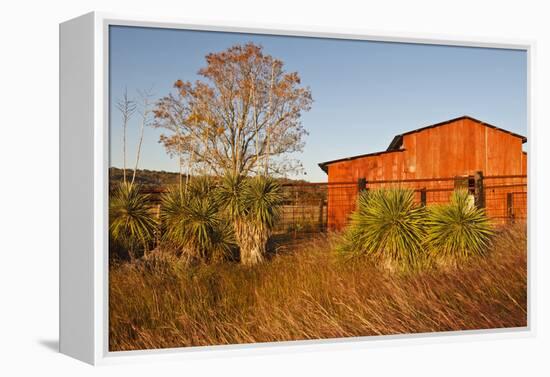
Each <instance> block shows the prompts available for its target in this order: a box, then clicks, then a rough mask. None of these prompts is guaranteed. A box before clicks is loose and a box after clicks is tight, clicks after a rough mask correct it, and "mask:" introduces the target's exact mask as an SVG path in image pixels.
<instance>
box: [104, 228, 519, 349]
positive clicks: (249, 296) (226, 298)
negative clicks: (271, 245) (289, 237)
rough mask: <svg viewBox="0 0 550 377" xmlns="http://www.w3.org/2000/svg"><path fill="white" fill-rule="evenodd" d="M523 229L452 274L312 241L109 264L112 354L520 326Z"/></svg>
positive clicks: (506, 233) (506, 234)
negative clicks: (348, 256)
mask: <svg viewBox="0 0 550 377" xmlns="http://www.w3.org/2000/svg"><path fill="white" fill-rule="evenodd" d="M525 233H526V232H525V227H524V226H514V227H510V228H506V229H503V230H501V231H499V232H498V234H497V236H496V237H495V239H494V241H493V243H492V245H491V250H490V252H489V254H488V256H486V257H484V258H473V259H471V260H470V261H469V263H468V264H467V265H463V266H462V267H458V268H447V269H444V268H442V267H439V268H435V269H430V270H427V271H421V272H415V273H409V274H395V273H394V274H390V273H388V272H385V271H383V270H380V269H378V268H377V267H376V266H373V265H371V264H369V262H368V261H367V260H365V259H361V258H357V259H353V260H352V261H351V262H349V261H347V262H345V263H344V262H342V260H340V259H338V257H336V256H335V253H334V252H333V243H334V242H333V240H332V239H326V238H325V239H324V238H319V239H316V240H313V241H310V242H307V243H306V244H303V245H302V246H300V247H299V248H297V250H295V251H292V252H285V253H280V254H278V255H275V256H274V257H273V258H272V259H271V260H270V261H268V262H266V263H264V264H261V265H257V266H254V267H245V266H242V265H239V264H228V263H225V264H219V265H207V266H204V265H203V266H197V267H193V268H189V267H184V266H183V265H181V264H180V263H179V262H178V261H177V260H176V259H171V258H170V257H164V258H160V257H159V258H156V259H150V260H148V261H141V262H139V263H127V264H123V265H119V266H113V267H112V268H111V271H110V306H109V307H110V337H109V343H110V350H111V351H118V350H136V349H151V348H165V347H185V346H201V345H217V344H234V343H253V342H271V341H283V340H299V339H321V338H339V337H350V336H365V335H382V334H401V333H422V332H433V331H453V330H467V329H491V328H503V327H521V326H526V322H527V289H526V288H527V268H526V234H525Z"/></svg>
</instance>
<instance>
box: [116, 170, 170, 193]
mask: <svg viewBox="0 0 550 377" xmlns="http://www.w3.org/2000/svg"><path fill="white" fill-rule="evenodd" d="M132 174H133V170H132V169H127V170H126V178H127V179H130V180H131V179H132ZM123 177H124V174H123V171H122V169H119V168H109V185H110V186H112V185H113V184H115V183H117V182H122V180H123ZM178 180H179V173H174V172H168V171H163V170H161V171H156V170H147V169H138V170H137V172H136V182H137V183H138V184H140V185H142V186H144V187H145V188H147V189H154V188H160V187H163V186H168V185H172V184H176V183H178Z"/></svg>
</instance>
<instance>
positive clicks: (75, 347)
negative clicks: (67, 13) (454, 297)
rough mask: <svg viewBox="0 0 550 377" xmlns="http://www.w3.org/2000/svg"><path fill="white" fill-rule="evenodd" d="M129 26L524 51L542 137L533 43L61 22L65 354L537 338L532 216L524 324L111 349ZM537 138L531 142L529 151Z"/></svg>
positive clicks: (163, 354) (113, 17) (96, 359)
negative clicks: (116, 78)
mask: <svg viewBox="0 0 550 377" xmlns="http://www.w3.org/2000/svg"><path fill="white" fill-rule="evenodd" d="M110 25H128V26H143V27H158V28H172V29H192V30H209V31H224V32H246V33H257V34H272V35H273V34H274V35H293V36H314V37H321V38H322V37H327V38H337V39H338V38H339V39H358V40H375V41H387V42H407V43H419V44H438V45H453V46H475V47H493V48H508V49H519V50H524V51H526V53H527V61H528V72H529V73H528V137H529V138H535V137H536V130H535V128H534V126H533V122H532V117H531V114H532V113H533V101H532V93H533V90H532V85H531V83H532V82H533V77H532V72H533V67H532V64H533V59H532V55H533V54H534V51H535V44H534V42H533V41H517V40H495V39H490V40H489V39H484V38H475V39H474V38H467V39H460V38H455V37H447V36H426V35H415V34H409V33H407V34H406V35H405V34H398V33H395V34H388V33H378V32H366V31H365V30H346V29H335V30H328V29H324V28H323V29H320V28H314V27H305V26H303V27H302V26H300V27H289V26H280V25H253V24H246V25H244V24H238V23H217V24H215V25H214V24H200V23H195V22H189V21H187V20H173V19H167V18H166V19H164V18H158V17H135V16H129V15H119V14H109V13H97V12H93V13H88V14H86V15H83V16H80V17H78V18H75V19H72V20H69V21H66V22H64V23H62V24H61V25H60V351H61V352H62V353H64V354H67V355H69V356H72V357H74V358H76V359H79V360H82V361H84V362H87V363H90V364H107V363H117V362H128V361H136V360H139V361H144V360H159V359H172V358H176V359H181V358H186V357H193V358H196V357H219V356H229V355H235V354H238V355H243V354H253V355H259V354H264V353H286V352H295V351H298V350H299V351H310V350H320V349H346V348H356V347H373V346H375V347H379V346H384V345H395V344H410V343H415V344H419V343H426V342H429V343H434V342H450V341H471V340H478V339H482V338H483V339H487V338H490V339H501V338H510V337H531V336H534V334H535V323H536V322H535V318H534V313H535V310H534V306H535V302H533V297H534V296H535V295H534V289H535V287H534V285H533V282H534V281H535V276H534V269H533V268H532V266H533V264H534V263H535V261H534V259H535V253H534V251H533V250H532V246H533V243H532V240H533V235H532V229H533V227H532V226H531V225H529V223H530V221H529V222H528V240H529V246H528V319H527V324H528V325H527V327H525V328H507V329H500V330H479V331H477V330H474V331H460V332H450V333H433V334H412V335H394V336H376V337H358V338H345V339H329V340H314V341H313V340H312V341H293V342H279V343H265V344H250V345H228V346H209V347H191V348H176V349H162V350H144V351H123V352H109V350H108V237H107V224H108V217H107V216H108V214H107V212H108V195H107V193H108V160H109V158H108V157H109V156H108V153H109V152H108V146H109V140H108V137H109V132H108V127H109V122H108V103H109V97H108V96H109V93H108V80H109V77H108V63H109V56H108V51H109V46H108V43H109V38H108V33H109V26H110ZM532 149H533V144H532V143H530V144H529V145H528V150H529V153H530V155H531V156H534V155H536V154H535V153H531V152H533V151H532ZM531 166H532V160H530V162H529V169H528V172H529V180H530V189H529V193H528V213H529V219H532V218H533V217H534V215H533V214H534V210H535V208H534V207H533V205H532V203H533V202H534V201H535V195H536V192H535V187H536V180H537V177H536V176H534V175H531V171H532V168H531Z"/></svg>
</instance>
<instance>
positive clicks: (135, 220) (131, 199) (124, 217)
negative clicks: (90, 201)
mask: <svg viewBox="0 0 550 377" xmlns="http://www.w3.org/2000/svg"><path fill="white" fill-rule="evenodd" d="M149 199H150V198H149V195H147V194H143V193H142V192H141V189H140V187H139V185H136V184H129V183H120V184H119V185H118V187H117V188H116V189H115V191H114V193H113V195H112V197H111V198H110V199H109V231H110V238H111V240H112V241H114V242H115V243H117V244H118V245H120V246H122V247H123V248H125V249H126V250H127V251H128V255H129V257H130V259H132V260H133V259H135V258H137V257H139V256H141V255H142V254H143V253H144V252H145V251H147V250H148V249H149V247H150V246H151V243H152V241H153V240H154V237H155V231H156V229H157V222H156V221H155V219H154V217H153V215H152V212H151V207H150V205H149Z"/></svg>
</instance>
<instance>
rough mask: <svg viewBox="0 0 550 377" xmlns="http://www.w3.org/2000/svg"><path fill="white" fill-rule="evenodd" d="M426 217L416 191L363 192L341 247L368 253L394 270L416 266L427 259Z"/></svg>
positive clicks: (351, 252) (352, 253)
mask: <svg viewBox="0 0 550 377" xmlns="http://www.w3.org/2000/svg"><path fill="white" fill-rule="evenodd" d="M425 218H426V217H425V209H424V207H421V206H417V205H415V204H414V192H413V191H412V190H408V189H401V188H397V189H380V190H372V191H363V192H361V193H360V194H359V197H358V201H357V209H356V210H355V212H353V213H352V215H351V221H350V225H349V226H348V228H347V229H346V231H345V232H344V234H343V238H342V241H341V243H340V244H339V246H338V250H339V251H340V252H341V253H343V254H345V255H350V256H355V255H365V256H367V257H369V258H370V259H372V260H374V261H376V262H377V263H379V264H382V265H383V266H385V267H386V268H389V269H391V270H394V269H399V270H410V269H416V268H417V267H419V266H420V265H421V264H422V263H423V262H424V260H425V249H424V246H423V238H424V235H425V232H426V226H425V223H426V221H425Z"/></svg>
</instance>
